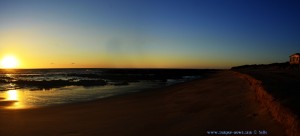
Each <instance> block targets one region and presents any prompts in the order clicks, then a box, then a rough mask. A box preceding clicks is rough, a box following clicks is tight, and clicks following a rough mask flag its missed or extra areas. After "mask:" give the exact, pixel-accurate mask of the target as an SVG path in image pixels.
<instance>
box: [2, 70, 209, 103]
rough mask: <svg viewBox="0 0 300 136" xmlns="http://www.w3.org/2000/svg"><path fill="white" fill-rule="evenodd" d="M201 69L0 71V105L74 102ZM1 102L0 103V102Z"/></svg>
mask: <svg viewBox="0 0 300 136" xmlns="http://www.w3.org/2000/svg"><path fill="white" fill-rule="evenodd" d="M209 71H210V70H202V69H14V70H5V69H2V70H0V108H7V109H24V108H35V107H43V106H51V105H57V104H67V103H77V102H84V101H92V100H96V99H101V98H107V97H111V96H116V95H122V94H128V93H134V92H140V91H144V90H150V89H155V88H161V87H165V86H170V85H174V84H177V83H182V82H186V81H190V80H194V79H199V78H203V77H204V74H205V73H207V72H209ZM1 103H2V104H1Z"/></svg>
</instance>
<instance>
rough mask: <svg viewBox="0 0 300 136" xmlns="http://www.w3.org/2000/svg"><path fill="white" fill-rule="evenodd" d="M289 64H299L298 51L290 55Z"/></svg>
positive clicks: (299, 54)
mask: <svg viewBox="0 0 300 136" xmlns="http://www.w3.org/2000/svg"><path fill="white" fill-rule="evenodd" d="M290 64H291V65H294V64H298V65H299V64H300V53H295V54H293V55H291V56H290Z"/></svg>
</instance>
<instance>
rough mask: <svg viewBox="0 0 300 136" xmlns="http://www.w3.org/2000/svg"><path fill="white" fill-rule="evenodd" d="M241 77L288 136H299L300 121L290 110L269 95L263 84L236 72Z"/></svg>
mask: <svg viewBox="0 0 300 136" xmlns="http://www.w3.org/2000/svg"><path fill="white" fill-rule="evenodd" d="M235 74H236V75H238V76H239V77H241V78H243V79H245V80H247V81H248V82H249V84H250V86H251V87H252V88H253V89H254V91H255V95H256V100H257V101H259V102H260V103H261V104H262V105H263V106H264V107H265V108H266V109H267V110H268V111H269V112H270V113H271V115H272V116H273V117H274V119H275V120H276V121H278V122H279V123H280V124H282V126H283V127H284V128H285V130H286V133H287V135H289V136H299V135H300V127H299V119H298V117H297V115H295V114H294V113H293V112H292V111H291V110H290V109H288V108H286V107H284V106H283V105H282V104H281V103H280V102H278V101H276V99H275V98H274V97H273V96H272V95H271V94H269V93H268V92H267V91H266V90H265V88H264V87H263V85H262V82H261V81H259V80H257V79H255V78H253V77H251V76H249V75H246V74H242V73H238V72H235Z"/></svg>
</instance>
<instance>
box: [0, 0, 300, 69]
mask: <svg viewBox="0 0 300 136" xmlns="http://www.w3.org/2000/svg"><path fill="white" fill-rule="evenodd" d="M299 13H300V3H299V2H297V1H283V0H282V1H275V0H272V1H268V0H207V1H205V0H159V1H158V0H72V1H70V0H52V1H50V0H49V1H38V0H28V1H22V0H13V1H11V0H0V18H1V23H0V50H1V51H0V54H1V55H6V54H13V55H15V56H17V57H18V58H19V59H20V60H21V62H22V64H23V65H22V66H21V67H24V68H48V67H130V68H131V67H137V68H144V67H152V68H160V67H161V68H230V67H231V66H236V65H244V64H255V63H257V64H260V63H273V62H285V61H288V56H289V55H290V54H292V53H295V52H299V44H300V38H299V37H300V25H299V24H300V14H299ZM1 41H2V42H1Z"/></svg>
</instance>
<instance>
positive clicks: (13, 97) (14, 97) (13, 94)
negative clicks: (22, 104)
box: [7, 90, 19, 101]
mask: <svg viewBox="0 0 300 136" xmlns="http://www.w3.org/2000/svg"><path fill="white" fill-rule="evenodd" d="M18 96H19V95H18V91H17V90H9V91H7V100H10V101H18Z"/></svg>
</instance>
